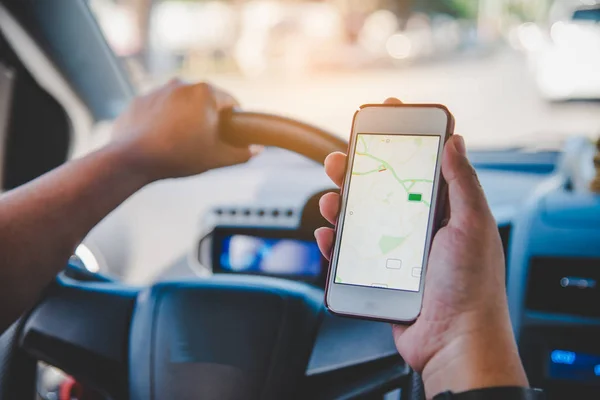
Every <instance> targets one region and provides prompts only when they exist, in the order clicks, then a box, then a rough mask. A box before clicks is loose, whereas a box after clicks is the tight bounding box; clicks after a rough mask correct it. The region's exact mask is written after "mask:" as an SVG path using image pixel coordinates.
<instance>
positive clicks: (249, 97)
mask: <svg viewBox="0 0 600 400" xmlns="http://www.w3.org/2000/svg"><path fill="white" fill-rule="evenodd" d="M208 79H209V80H211V81H213V82H215V83H216V84H218V85H220V86H222V87H224V88H226V89H227V90H229V91H230V92H231V93H233V94H235V95H236V96H237V97H238V99H239V100H240V102H241V104H242V105H243V106H245V107H246V108H250V109H253V110H269V111H273V112H275V113H279V114H284V115H289V116H293V117H297V118H299V119H301V120H305V121H310V122H311V123H314V124H317V125H319V126H322V127H325V128H328V129H330V130H331V131H332V132H334V133H339V134H341V135H344V136H347V135H348V134H349V132H350V123H351V119H352V114H353V113H354V111H355V110H356V108H357V107H358V106H359V105H361V104H365V103H377V102H381V101H383V100H384V99H385V98H387V97H390V96H395V97H398V98H400V99H401V100H403V101H404V102H407V103H408V102H412V103H422V102H428V103H442V104H445V105H446V106H447V107H448V108H449V109H450V111H451V112H452V113H453V114H454V116H455V117H456V132H457V133H461V134H462V135H464V136H465V137H466V140H467V145H469V146H471V147H486V148H487V147H490V146H513V145H515V144H519V143H523V142H532V141H540V142H543V141H544V139H545V138H546V137H547V135H550V136H552V137H560V136H564V135H572V134H574V133H577V134H584V135H590V136H591V135H598V134H600V102H598V103H582V102H575V103H562V104H550V103H548V102H546V101H544V100H543V99H541V98H540V96H539V94H538V92H537V90H536V87H535V85H534V82H533V79H532V78H531V75H530V74H529V71H528V68H527V65H526V62H525V60H524V59H523V57H522V55H521V54H520V53H516V52H513V51H510V50H507V49H506V50H501V51H499V52H497V53H495V54H492V55H490V56H487V57H483V56H475V55H471V56H458V57H456V58H454V59H452V60H449V61H446V62H436V63H420V64H415V65H414V66H411V67H399V68H398V69H385V70H358V71H345V72H335V73H328V74H323V75H319V76H311V77H304V78H276V77H272V76H267V77H262V78H258V79H248V78H241V77H227V76H212V77H209V78H208Z"/></svg>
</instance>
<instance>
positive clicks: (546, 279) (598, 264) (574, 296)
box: [525, 257, 600, 317]
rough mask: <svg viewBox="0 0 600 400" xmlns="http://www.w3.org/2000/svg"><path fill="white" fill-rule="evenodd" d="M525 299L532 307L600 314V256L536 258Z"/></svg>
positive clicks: (576, 313)
mask: <svg viewBox="0 0 600 400" xmlns="http://www.w3.org/2000/svg"><path fill="white" fill-rule="evenodd" d="M525 303H526V307H527V308H528V309H529V310H535V311H544V312H550V313H559V314H570V315H580V316H586V317H600V259H598V258H579V257H575V258H567V257H534V258H532V259H531V265H530V268H529V279H528V283H527V296H526V302H525Z"/></svg>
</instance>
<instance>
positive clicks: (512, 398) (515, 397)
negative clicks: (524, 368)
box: [433, 386, 546, 400]
mask: <svg viewBox="0 0 600 400" xmlns="http://www.w3.org/2000/svg"><path fill="white" fill-rule="evenodd" d="M484 399H485V400H545V399H546V396H545V395H544V392H542V391H541V390H540V389H530V388H524V387H517V386H506V387H492V388H484V389H475V390H469V391H468V392H461V393H452V392H444V393H440V394H438V395H436V396H434V398H433V400H484Z"/></svg>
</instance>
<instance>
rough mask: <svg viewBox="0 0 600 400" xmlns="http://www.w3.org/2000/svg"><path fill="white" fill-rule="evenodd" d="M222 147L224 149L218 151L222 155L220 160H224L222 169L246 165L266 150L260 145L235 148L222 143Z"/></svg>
mask: <svg viewBox="0 0 600 400" xmlns="http://www.w3.org/2000/svg"><path fill="white" fill-rule="evenodd" d="M221 146H222V147H220V148H219V150H218V151H219V154H220V155H221V156H220V158H221V159H222V165H220V167H226V166H230V165H236V164H242V163H245V162H247V161H248V160H250V159H251V158H252V157H255V156H257V155H258V154H260V153H261V152H262V151H263V150H264V147H263V146H258V145H250V146H248V147H235V146H232V145H230V144H227V143H222V144H221Z"/></svg>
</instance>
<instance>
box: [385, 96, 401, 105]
mask: <svg viewBox="0 0 600 400" xmlns="http://www.w3.org/2000/svg"><path fill="white" fill-rule="evenodd" d="M383 104H402V102H401V101H400V100H398V99H397V98H395V97H388V98H387V99H385V101H384V102H383Z"/></svg>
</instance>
